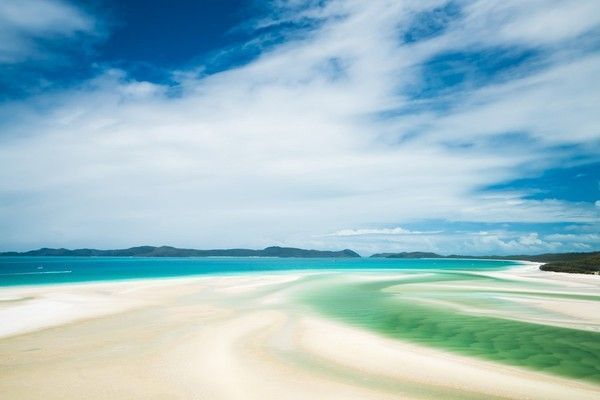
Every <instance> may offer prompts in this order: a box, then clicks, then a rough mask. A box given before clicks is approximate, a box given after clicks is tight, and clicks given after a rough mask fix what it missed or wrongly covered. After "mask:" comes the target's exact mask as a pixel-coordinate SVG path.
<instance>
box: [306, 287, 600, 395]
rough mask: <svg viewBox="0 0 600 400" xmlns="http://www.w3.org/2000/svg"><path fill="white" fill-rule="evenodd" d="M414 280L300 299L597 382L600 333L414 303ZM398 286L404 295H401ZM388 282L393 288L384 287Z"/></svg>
mask: <svg viewBox="0 0 600 400" xmlns="http://www.w3.org/2000/svg"><path fill="white" fill-rule="evenodd" d="M438 278H441V279H442V280H445V279H446V278H445V277H438ZM456 278H457V279H458V278H459V277H458V276H457V277H456ZM422 279H423V278H419V280H420V281H422ZM430 279H431V282H435V280H436V278H435V277H430ZM466 279H469V280H470V279H473V277H471V276H469V277H466ZM414 284H415V281H414V280H410V279H408V280H395V281H386V282H369V283H346V284H339V283H338V284H331V285H329V286H327V285H325V286H321V287H318V288H313V289H312V290H311V291H307V292H305V293H304V294H303V297H302V301H304V302H305V303H307V304H309V305H311V306H312V307H314V308H315V309H316V310H317V311H319V312H322V313H324V314H326V315H328V316H331V317H334V318H337V319H340V320H342V321H344V322H347V323H351V324H355V325H358V326H362V327H365V328H368V329H372V330H374V331H377V332H379V333H381V334H384V335H387V336H391V337H394V338H401V339H405V340H410V341H414V342H417V343H421V344H424V345H427V346H433V347H438V348H442V349H445V350H449V351H453V352H457V353H461V354H465V355H468V356H476V357H480V358H484V359H489V360H492V361H498V362H503V363H506V364H510V365H516V366H521V367H527V368H532V369H535V370H542V371H544V372H548V373H553V374H558V375H563V376H567V377H571V378H578V379H585V380H588V381H593V382H597V383H598V382H600V333H596V332H590V331H584V330H575V329H567V328H560V327H554V326H547V325H541V324H533V323H527V322H520V321H513V320H507V319H502V318H493V317H485V316H473V315H467V314H462V313H459V312H455V311H453V310H448V309H443V308H434V307H429V306H425V305H422V304H417V303H415V301H414V300H411V299H410V298H409V295H408V292H410V291H411V290H414V289H416V288H413V289H409V288H410V287H411V286H413V285H414ZM403 285H406V287H407V292H406V293H402V287H403ZM391 286H394V291H393V292H390V291H384V289H386V288H389V287H391ZM413 293H414V292H413ZM404 295H406V297H404Z"/></svg>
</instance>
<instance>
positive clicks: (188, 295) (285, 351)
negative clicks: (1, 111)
mask: <svg viewBox="0 0 600 400" xmlns="http://www.w3.org/2000/svg"><path fill="white" fill-rule="evenodd" d="M517 273H518V274H523V273H526V274H533V276H529V275H527V276H522V275H519V277H520V278H523V279H532V278H533V279H545V278H544V277H543V275H540V276H538V275H539V274H537V273H533V272H532V271H528V272H522V271H517ZM500 274H505V275H506V274H515V272H514V271H507V272H502V273H500ZM305 275H306V274H305V273H290V274H273V275H268V276H257V275H248V276H227V277H205V278H186V279H168V280H148V281H130V282H120V283H101V284H85V285H58V286H46V287H29V288H7V289H1V290H0V299H3V301H2V302H1V303H0V304H2V306H1V307H0V329H1V330H0V333H2V334H3V335H4V336H5V337H4V338H3V339H1V340H0V370H1V371H2V373H1V374H0V398H2V399H4V398H6V399H16V400H19V399H33V398H44V399H48V400H52V399H65V398H85V399H92V400H93V399H139V398H144V399H210V400H213V399H215V400H217V399H261V400H262V399H312V398H315V399H439V398H444V399H451V398H455V399H461V400H462V399H464V398H467V397H468V398H473V399H476V398H478V399H489V398H492V397H493V396H500V397H502V398H506V399H524V398H529V399H596V398H599V397H600V386H596V385H593V384H590V383H581V382H575V381H572V380H569V379H565V378H559V377H555V376H549V375H545V374H542V373H536V372H532V371H529V370H524V369H520V368H514V367H507V366H505V365H500V364H496V363H492V362H486V361H481V360H478V359H473V358H469V357H464V356H458V355H455V354H451V353H447V352H443V351H439V350H436V349H430V348H426V347H423V346H418V345H414V344H410V343H405V342H402V341H398V340H392V339H388V338H383V337H381V336H379V335H377V334H374V333H371V332H367V331H363V330H361V329H357V328H353V327H350V326H347V325H343V324H340V323H337V322H333V321H329V320H325V319H323V318H321V317H318V316H316V315H313V314H312V313H310V312H307V311H306V310H305V309H304V308H300V309H299V308H298V306H297V305H296V304H294V303H293V302H292V301H290V294H292V293H294V292H295V291H296V290H298V286H299V285H302V279H303V277H304V276H305ZM353 276H354V274H353ZM356 276H357V278H355V279H358V277H360V275H359V274H358V275H356ZM391 276H393V274H389V276H388V277H391ZM346 278H347V277H345V275H343V274H340V279H346ZM363 278H364V279H374V277H373V275H372V274H366V275H364V277H363ZM361 279H362V278H361ZM567 281H568V282H567V283H566V284H565V285H560V282H558V281H556V280H553V282H558V284H559V285H558V287H559V288H563V289H564V290H572V289H573V287H572V286H570V285H571V284H577V285H582V286H581V288H583V290H593V287H594V286H595V285H596V283H595V281H586V282H572V281H571V280H570V279H567ZM590 282H591V283H590ZM521 300H522V299H521ZM559 303H561V301H557V300H555V299H550V300H548V301H547V302H545V303H543V304H541V305H540V304H537V303H536V304H532V305H531V306H533V307H538V306H541V307H542V308H548V307H550V308H552V311H556V310H558V309H562V310H563V311H568V310H570V311H569V313H567V312H566V314H568V315H569V318H571V319H573V320H585V321H588V322H589V320H590V319H593V318H594V317H592V316H591V314H595V313H593V311H594V310H592V309H590V308H585V309H584V308H583V307H581V308H579V309H578V310H577V311H575V308H577V307H575V308H574V306H573V305H572V304H570V305H568V306H565V305H564V304H562V305H561V304H559ZM561 307H562V308H561Z"/></svg>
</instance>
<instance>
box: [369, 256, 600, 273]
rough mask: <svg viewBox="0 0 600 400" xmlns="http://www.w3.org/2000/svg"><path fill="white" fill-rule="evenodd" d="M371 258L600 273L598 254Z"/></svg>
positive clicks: (599, 257)
mask: <svg viewBox="0 0 600 400" xmlns="http://www.w3.org/2000/svg"><path fill="white" fill-rule="evenodd" d="M371 257H380V258H464V259H494V260H522V261H533V262H540V263H545V264H544V265H542V266H541V267H540V269H541V270H543V271H555V272H570V273H578V274H594V273H600V252H598V251H595V252H591V253H546V254H538V255H533V256H532V255H515V256H460V255H456V254H452V255H449V256H443V255H440V254H436V253H424V252H418V251H416V252H402V253H377V254H373V255H372V256H371Z"/></svg>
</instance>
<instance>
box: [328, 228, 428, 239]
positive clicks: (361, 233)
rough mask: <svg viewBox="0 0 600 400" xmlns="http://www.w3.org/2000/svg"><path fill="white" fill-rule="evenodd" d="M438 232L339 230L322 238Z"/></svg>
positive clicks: (399, 229) (396, 229) (390, 229)
mask: <svg viewBox="0 0 600 400" xmlns="http://www.w3.org/2000/svg"><path fill="white" fill-rule="evenodd" d="M431 233H439V232H421V231H410V230H408V229H404V228H400V227H396V228H378V229H373V228H371V229H340V230H339V231H335V232H333V233H330V234H327V235H324V236H341V237H344V236H372V235H421V234H431Z"/></svg>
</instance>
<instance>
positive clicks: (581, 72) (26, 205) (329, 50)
mask: <svg viewBox="0 0 600 400" xmlns="http://www.w3.org/2000/svg"><path fill="white" fill-rule="evenodd" d="M599 49H600V2H598V1H596V0H529V1H520V0H505V1H491V0H477V1H436V0H431V1H429V0H415V1H410V0H406V1H402V0H393V1H387V0H373V1H362V0H346V1H336V0H330V1H324V0H320V1H311V0H306V1H303V0H290V1H279V0H276V1H255V0H222V1H219V0H200V1H192V0H180V1H177V2H169V1H166V0H146V1H141V0H91V1H90V0H88V1H83V0H81V1H75V0H3V1H2V2H0V167H1V168H0V250H6V251H7V250H28V249H33V248H39V247H67V248H80V247H93V248H125V247H130V246H135V245H142V244H144V245H172V246H177V247H192V248H200V249H210V248H231V247H246V248H263V247H266V246H269V245H281V246H295V247H303V248H315V249H342V248H351V249H354V250H356V251H358V252H359V253H360V254H363V255H369V254H372V253H375V252H400V251H434V252H438V253H441V254H472V255H481V254H501V255H502V254H535V253H544V252H566V251H594V250H600V218H599V217H600V106H599V105H600V80H599V79H598V74H599V73H600V51H599Z"/></svg>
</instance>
